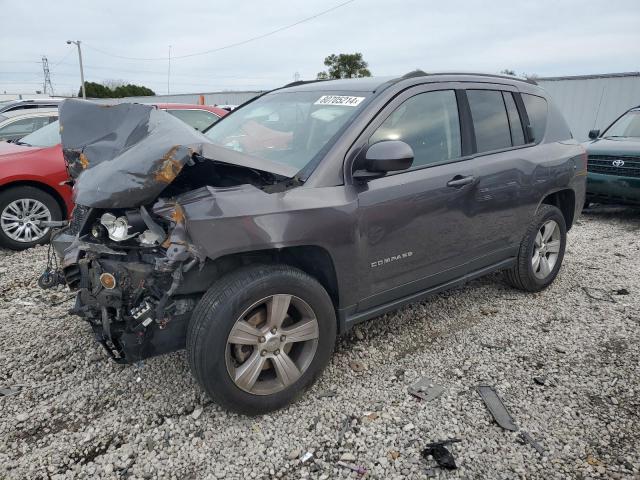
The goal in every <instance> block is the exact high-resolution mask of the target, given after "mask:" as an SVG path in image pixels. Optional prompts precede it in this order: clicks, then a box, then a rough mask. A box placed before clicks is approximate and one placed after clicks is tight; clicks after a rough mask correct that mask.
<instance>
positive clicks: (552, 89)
mask: <svg viewBox="0 0 640 480" xmlns="http://www.w3.org/2000/svg"><path fill="white" fill-rule="evenodd" d="M536 81H537V82H538V85H540V86H541V87H542V88H544V89H545V90H546V91H547V92H549V94H550V95H551V98H552V99H553V100H554V102H555V103H556V105H557V106H558V108H559V109H560V111H561V112H562V113H563V114H564V117H565V118H566V119H567V122H568V123H569V127H571V131H572V133H573V136H574V137H575V138H577V139H578V140H580V141H584V140H587V139H588V134H589V130H591V129H594V128H598V129H600V130H604V129H605V128H606V127H607V126H608V125H609V124H610V123H611V122H613V121H614V120H615V119H616V118H617V117H619V116H620V115H621V114H622V113H624V112H625V111H626V110H628V109H630V108H631V107H635V106H638V105H640V74H639V73H632V74H611V75H597V76H596V75H594V76H581V77H564V78H540V79H537V80H536Z"/></svg>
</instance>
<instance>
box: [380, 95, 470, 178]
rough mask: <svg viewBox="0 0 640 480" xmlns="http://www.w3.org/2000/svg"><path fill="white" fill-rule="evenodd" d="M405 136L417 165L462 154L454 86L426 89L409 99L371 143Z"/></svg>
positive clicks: (396, 110) (385, 122)
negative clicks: (447, 88) (443, 88)
mask: <svg viewBox="0 0 640 480" xmlns="http://www.w3.org/2000/svg"><path fill="white" fill-rule="evenodd" d="M383 140H402V141H403V142H406V143H408V144H409V145H410V146H411V148H413V154H414V160H413V166H414V167H420V166H424V165H430V164H434V163H441V162H446V161H447V160H451V159H454V158H458V157H460V156H461V154H462V153H461V152H462V149H461V141H460V121H459V119H458V104H457V102H456V94H455V92H454V91H453V90H441V91H436V92H425V93H420V94H418V95H415V96H413V97H411V98H409V99H407V100H406V101H405V102H404V103H403V104H402V105H400V106H399V107H398V108H397V109H395V110H394V111H393V113H391V115H389V116H388V117H387V119H386V120H385V121H384V123H383V124H382V125H380V127H378V129H377V130H376V131H375V132H374V133H373V135H372V136H371V138H370V139H369V143H370V144H373V143H376V142H380V141H383Z"/></svg>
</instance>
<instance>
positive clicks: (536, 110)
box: [521, 93, 547, 143]
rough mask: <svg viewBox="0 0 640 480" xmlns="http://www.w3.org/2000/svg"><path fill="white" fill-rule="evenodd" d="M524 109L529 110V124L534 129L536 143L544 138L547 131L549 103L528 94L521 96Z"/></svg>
mask: <svg viewBox="0 0 640 480" xmlns="http://www.w3.org/2000/svg"><path fill="white" fill-rule="evenodd" d="M521 96H522V101H523V102H524V107H525V108H526V109H527V116H528V117H529V123H530V124H531V128H532V129H533V136H534V138H535V141H536V143H538V142H539V141H540V140H542V138H543V137H544V133H545V131H546V129H547V101H546V100H545V99H544V98H542V97H538V96H536V95H529V94H527V93H523V94H521Z"/></svg>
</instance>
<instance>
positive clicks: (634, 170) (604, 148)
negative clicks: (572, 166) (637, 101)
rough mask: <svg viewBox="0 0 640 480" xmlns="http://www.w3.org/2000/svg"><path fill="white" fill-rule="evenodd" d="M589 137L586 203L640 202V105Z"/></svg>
mask: <svg viewBox="0 0 640 480" xmlns="http://www.w3.org/2000/svg"><path fill="white" fill-rule="evenodd" d="M589 138H590V139H591V141H590V142H588V143H587V144H585V147H586V149H587V153H588V154H589V161H588V165H587V171H588V174H587V198H586V203H587V204H589V203H590V202H598V203H616V204H634V205H640V106H638V107H634V108H632V109H630V110H628V111H627V112H625V113H624V114H622V115H621V116H620V117H618V119H617V120H616V121H614V122H613V123H612V124H611V125H610V126H609V127H608V128H607V129H606V130H605V131H604V133H602V135H601V134H600V130H591V131H590V132H589Z"/></svg>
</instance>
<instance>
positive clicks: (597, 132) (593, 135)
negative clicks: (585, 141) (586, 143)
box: [589, 130, 600, 140]
mask: <svg viewBox="0 0 640 480" xmlns="http://www.w3.org/2000/svg"><path fill="white" fill-rule="evenodd" d="M599 136H600V130H590V131H589V138H590V139H591V140H595V139H596V138H598V137H599Z"/></svg>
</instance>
